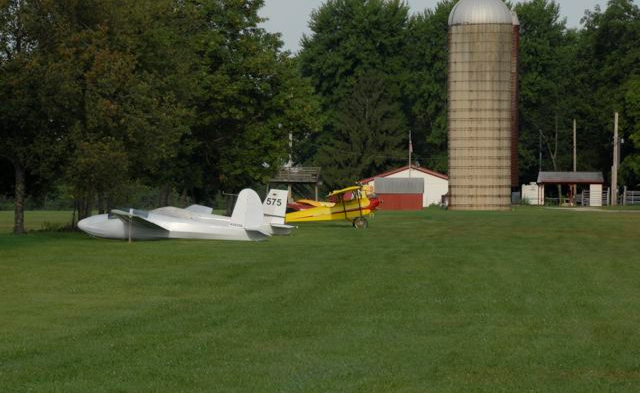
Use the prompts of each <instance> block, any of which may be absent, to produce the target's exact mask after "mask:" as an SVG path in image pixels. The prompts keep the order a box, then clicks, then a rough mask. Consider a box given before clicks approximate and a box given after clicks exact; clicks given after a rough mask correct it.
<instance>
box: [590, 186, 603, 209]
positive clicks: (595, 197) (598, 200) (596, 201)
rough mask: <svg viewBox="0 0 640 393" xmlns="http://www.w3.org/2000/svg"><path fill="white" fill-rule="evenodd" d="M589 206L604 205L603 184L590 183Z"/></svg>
mask: <svg viewBox="0 0 640 393" xmlns="http://www.w3.org/2000/svg"><path fill="white" fill-rule="evenodd" d="M589 206H602V184H591V185H589Z"/></svg>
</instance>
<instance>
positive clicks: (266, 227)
mask: <svg viewBox="0 0 640 393" xmlns="http://www.w3.org/2000/svg"><path fill="white" fill-rule="evenodd" d="M286 208H287V191H286V190H270V191H269V194H268V195H267V198H266V199H265V200H264V204H261V203H260V197H259V196H258V194H257V193H256V192H255V191H253V190H251V189H248V188H247V189H244V190H242V191H241V192H240V194H238V199H237V201H236V204H235V206H234V208H233V213H232V214H231V217H227V216H219V215H215V214H211V213H212V211H213V209H212V208H210V207H206V206H200V205H192V206H189V207H188V208H186V209H180V208H177V207H173V206H167V207H161V208H158V209H154V210H151V211H144V210H136V209H129V211H123V210H111V213H110V214H99V215H96V216H91V217H88V218H85V219H84V220H81V221H80V222H78V228H80V229H81V230H82V231H84V232H86V233H88V234H89V235H91V236H95V237H101V238H106V239H120V240H126V239H131V240H150V239H219V240H245V241H247V240H265V239H266V238H268V237H269V236H271V235H288V234H290V233H291V230H292V229H293V228H294V227H293V226H291V225H285V223H284V216H285V211H286Z"/></svg>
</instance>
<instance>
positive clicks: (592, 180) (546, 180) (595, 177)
mask: <svg viewBox="0 0 640 393" xmlns="http://www.w3.org/2000/svg"><path fill="white" fill-rule="evenodd" d="M537 183H538V184H603V183H604V177H603V176H602V172H540V173H538V182H537Z"/></svg>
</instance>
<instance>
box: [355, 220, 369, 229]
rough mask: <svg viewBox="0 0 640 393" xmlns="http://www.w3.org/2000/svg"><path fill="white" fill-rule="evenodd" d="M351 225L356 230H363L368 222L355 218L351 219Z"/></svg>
mask: <svg viewBox="0 0 640 393" xmlns="http://www.w3.org/2000/svg"><path fill="white" fill-rule="evenodd" d="M352 225H353V227H354V228H356V229H365V228H367V227H368V226H369V221H367V219H366V218H364V217H357V218H354V219H353V223H352Z"/></svg>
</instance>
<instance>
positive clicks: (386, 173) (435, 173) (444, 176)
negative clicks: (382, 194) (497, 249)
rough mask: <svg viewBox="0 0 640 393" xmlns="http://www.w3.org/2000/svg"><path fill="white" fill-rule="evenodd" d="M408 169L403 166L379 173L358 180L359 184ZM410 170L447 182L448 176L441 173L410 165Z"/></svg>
mask: <svg viewBox="0 0 640 393" xmlns="http://www.w3.org/2000/svg"><path fill="white" fill-rule="evenodd" d="M408 169H409V165H405V166H403V167H400V168H396V169H392V170H390V171H388V172H384V173H381V174H379V175H375V176H371V177H368V178H366V179H362V180H360V183H362V184H367V183H371V182H372V181H373V180H375V178H376V177H387V176H391V175H395V174H396V173H398V172H402V171H406V170H408ZM411 169H413V170H416V171H420V172H422V173H426V174H427V175H431V176H435V177H438V178H440V179H444V180H449V176H447V175H445V174H442V173H438V172H435V171H432V170H430V169H427V168H422V167H419V166H415V165H411Z"/></svg>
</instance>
